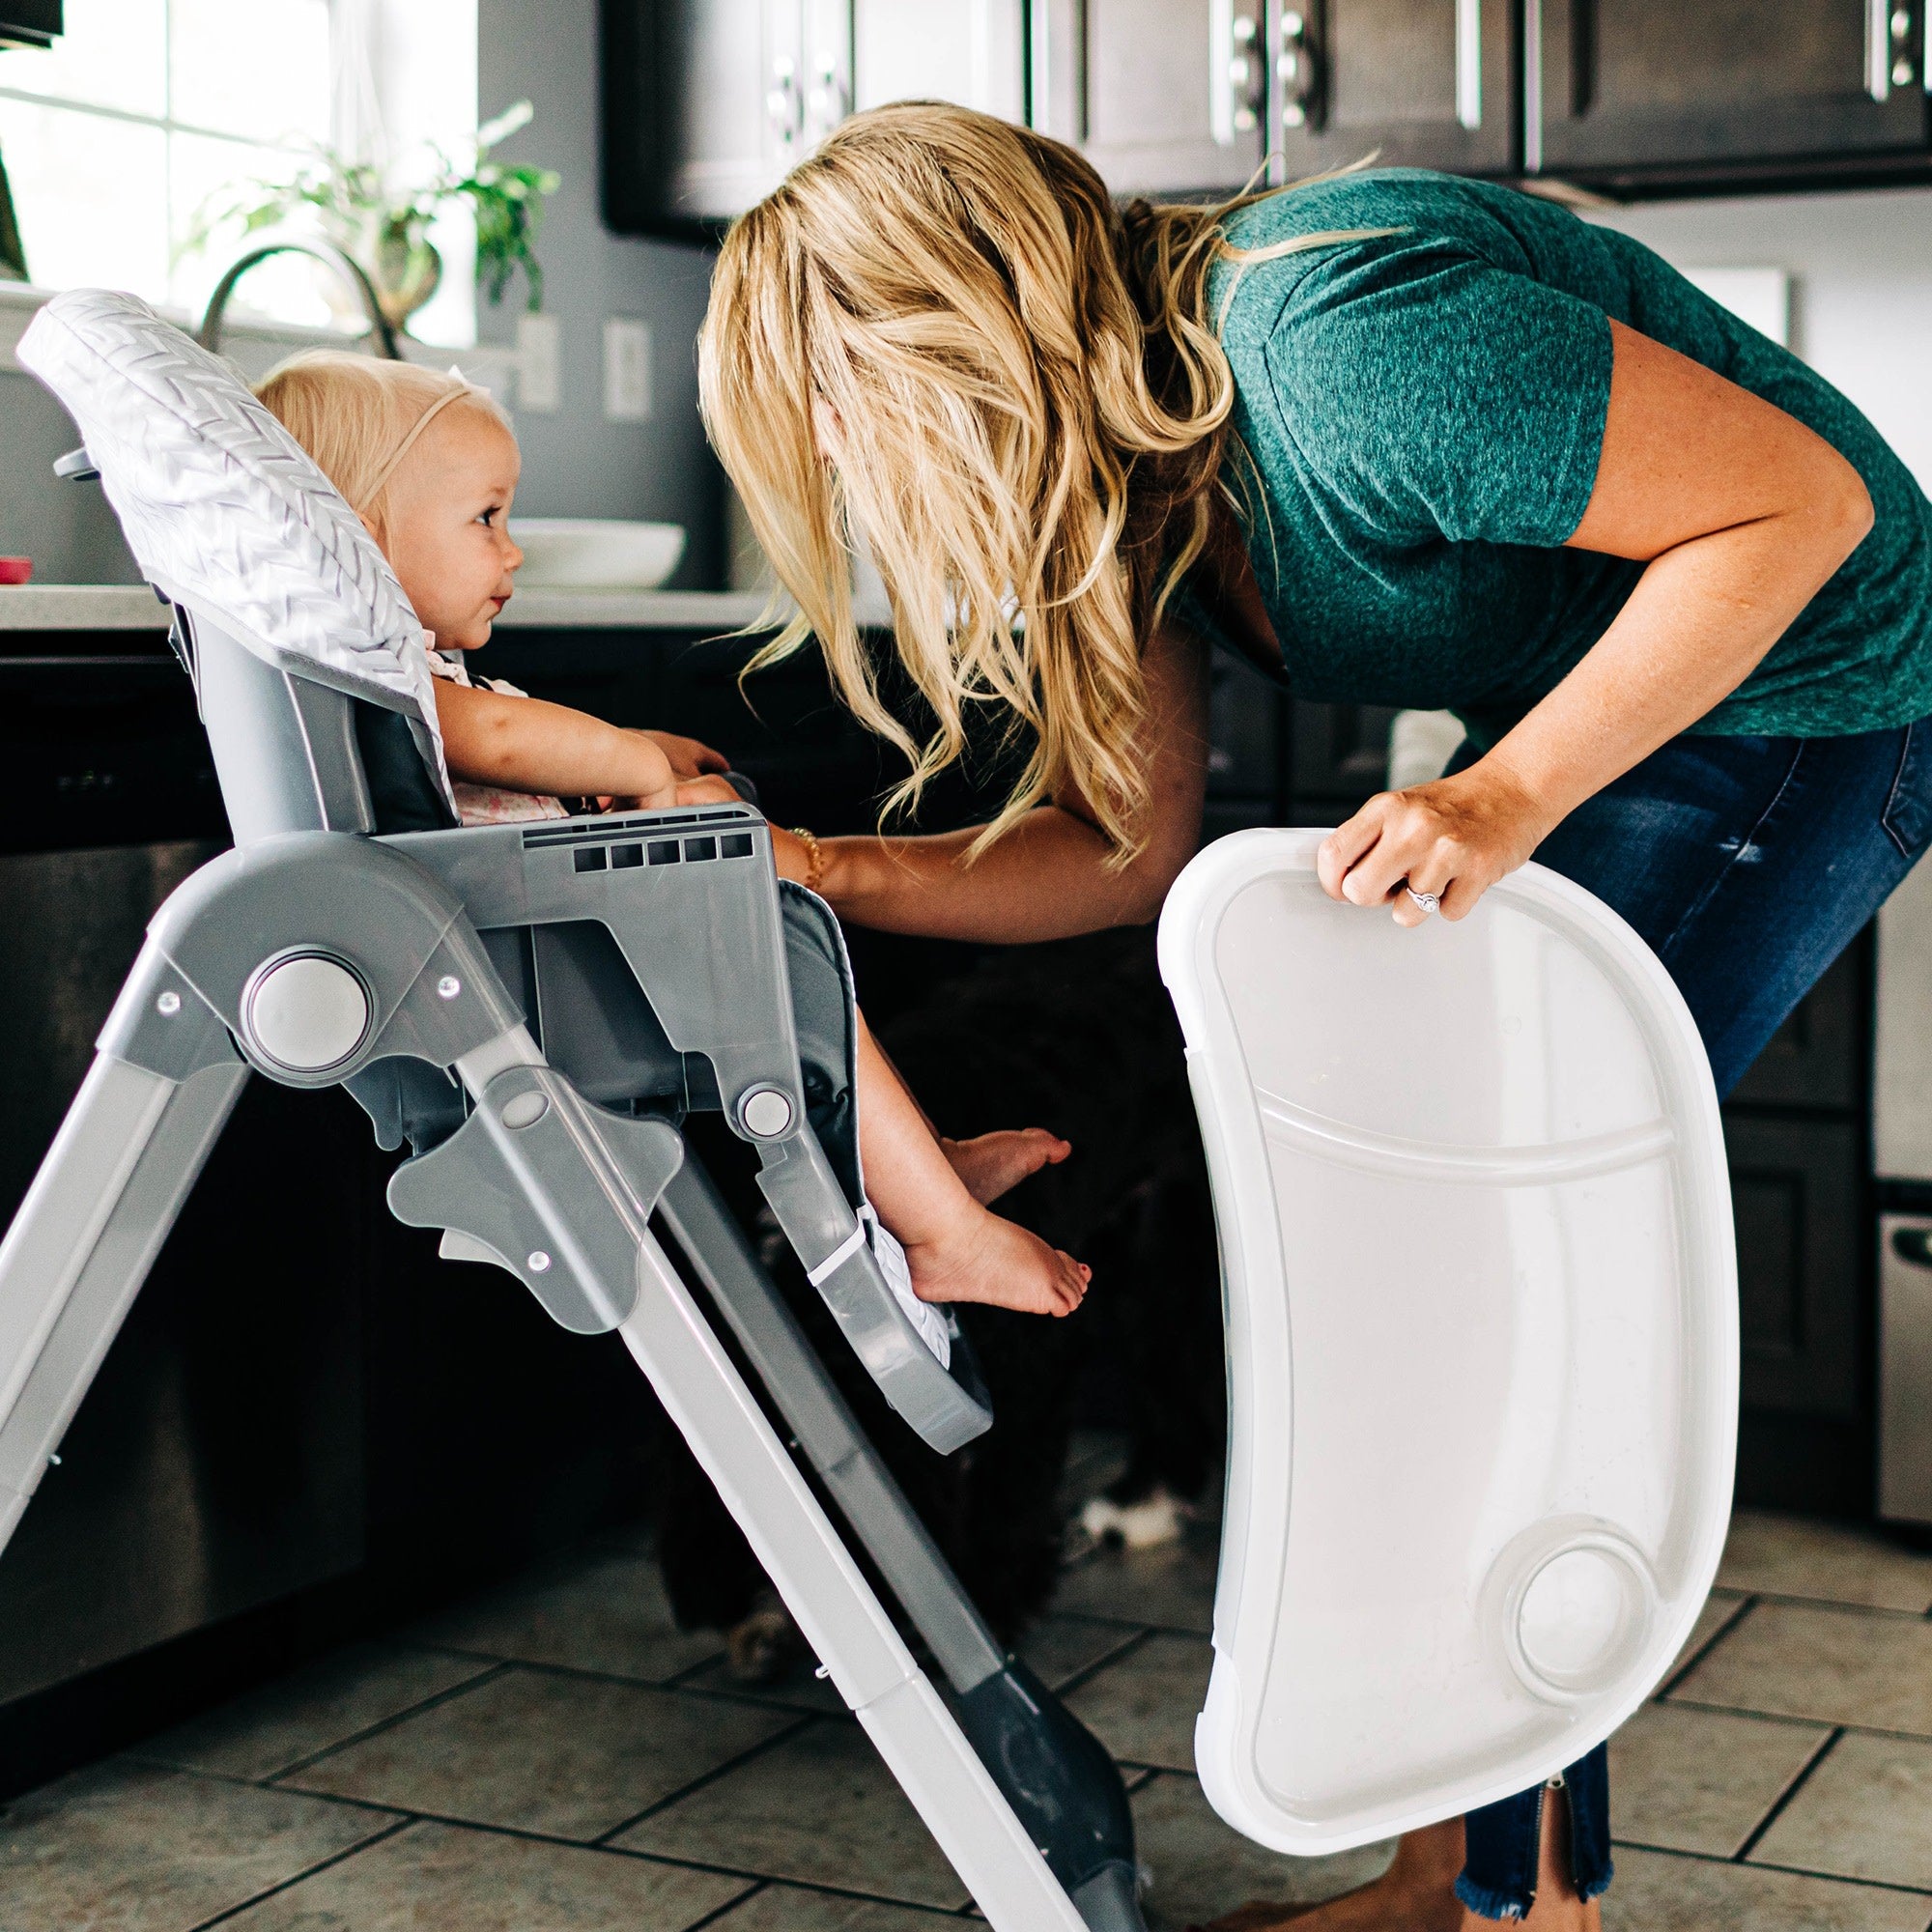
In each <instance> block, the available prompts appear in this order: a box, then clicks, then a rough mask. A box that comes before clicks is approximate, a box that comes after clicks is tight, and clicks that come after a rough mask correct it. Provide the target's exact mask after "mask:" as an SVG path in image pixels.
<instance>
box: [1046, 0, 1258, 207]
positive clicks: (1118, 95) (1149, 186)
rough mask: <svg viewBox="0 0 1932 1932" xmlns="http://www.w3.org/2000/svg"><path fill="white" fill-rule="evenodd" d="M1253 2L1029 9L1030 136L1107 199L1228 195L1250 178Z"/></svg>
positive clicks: (1125, 2)
mask: <svg viewBox="0 0 1932 1932" xmlns="http://www.w3.org/2000/svg"><path fill="white" fill-rule="evenodd" d="M1265 39H1266V26H1265V21H1264V14H1263V7H1262V0H1031V19H1030V43H1029V44H1030V48H1031V54H1032V64H1033V75H1032V88H1031V97H1030V114H1031V119H1032V122H1033V125H1034V126H1035V127H1036V128H1041V129H1042V130H1044V131H1045V132H1046V133H1049V134H1053V135H1057V136H1058V137H1059V138H1060V139H1062V140H1064V141H1070V142H1072V143H1073V145H1074V146H1076V147H1077V148H1079V149H1080V150H1081V151H1082V153H1084V154H1085V155H1086V156H1087V158H1088V159H1089V160H1091V161H1092V162H1093V163H1094V166H1095V167H1096V168H1098V169H1099V171H1100V173H1101V174H1102V175H1103V176H1104V177H1105V178H1106V181H1107V185H1108V186H1109V187H1111V188H1112V189H1113V190H1114V191H1115V192H1116V193H1117V194H1163V193H1177V192H1179V193H1185V192H1187V191H1190V190H1198V191H1201V192H1204V193H1212V192H1232V191H1233V190H1235V189H1236V188H1239V187H1242V186H1244V185H1246V184H1247V183H1248V182H1249V181H1250V180H1251V179H1253V177H1254V176H1255V174H1256V173H1257V172H1258V171H1259V169H1260V168H1261V165H1262V158H1263V146H1262V143H1263V128H1264V125H1265V119H1266V102H1267V79H1268V76H1267V64H1266V60H1265V57H1264V43H1265Z"/></svg>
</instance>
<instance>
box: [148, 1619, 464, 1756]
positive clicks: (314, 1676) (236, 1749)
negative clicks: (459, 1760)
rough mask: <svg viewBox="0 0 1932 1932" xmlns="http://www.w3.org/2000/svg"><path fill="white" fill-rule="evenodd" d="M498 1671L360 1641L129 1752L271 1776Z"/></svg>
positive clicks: (456, 1659) (431, 1653) (435, 1654)
mask: <svg viewBox="0 0 1932 1932" xmlns="http://www.w3.org/2000/svg"><path fill="white" fill-rule="evenodd" d="M495 1668H496V1665H495V1664H492V1663H487V1662H479V1661H478V1660H477V1659H475V1658H471V1657H451V1656H447V1655H445V1654H441V1653H439V1652H436V1651H429V1650H398V1649H395V1648H394V1647H392V1646H390V1645H386V1644H373V1643H370V1644H357V1645H355V1648H354V1649H351V1650H344V1651H337V1652H336V1653H335V1654H334V1655H333V1656H331V1657H327V1658H324V1659H322V1660H321V1661H319V1662H316V1663H313V1664H310V1665H309V1666H308V1667H307V1668H306V1669H303V1670H298V1671H296V1672H294V1673H293V1674H292V1675H290V1676H288V1677H283V1678H279V1679H277V1680H276V1682H274V1683H273V1684H268V1685H264V1686H263V1687H262V1689H261V1690H251V1691H250V1692H249V1693H248V1694H247V1695H246V1696H245V1697H237V1698H236V1699H235V1700H234V1701H233V1702H232V1703H227V1704H223V1705H221V1706H220V1707H219V1709H217V1710H213V1711H211V1712H209V1713H208V1714H207V1716H206V1717H201V1718H197V1719H194V1721H193V1722H192V1723H187V1724H183V1725H180V1726H179V1727H177V1728H176V1729H174V1730H172V1731H164V1732H163V1733H162V1734H161V1735H160V1736H159V1737H157V1738H150V1739H149V1740H148V1741H147V1742H146V1743H145V1744H143V1745H141V1746H140V1747H138V1748H137V1749H136V1750H135V1751H134V1752H133V1755H134V1756H136V1757H144V1758H152V1759H155V1760H156V1761H158V1762H159V1763H162V1764H176V1765H182V1766H185V1768H186V1769H187V1770H189V1771H217V1772H221V1773H224V1774H225V1775H226V1776H230V1777H269V1776H273V1774H274V1773H276V1772H278V1771H281V1770H283V1769H285V1768H286V1767H287V1766H289V1765H292V1764H295V1763H297V1762H298V1760H300V1759H302V1758H305V1757H310V1756H313V1755H314V1753H315V1752H317V1751H319V1750H326V1749H327V1747H329V1746H330V1745H337V1744H341V1743H342V1742H343V1741H344V1740H345V1739H346V1738H353V1737H354V1736H355V1734H356V1733H357V1732H358V1731H366V1730H367V1729H368V1728H369V1726H370V1725H371V1724H380V1723H381V1722H383V1720H384V1719H387V1718H393V1717H396V1716H398V1715H400V1714H401V1713H402V1712H404V1711H407V1710H409V1709H410V1708H411V1707H412V1706H413V1705H416V1704H420V1703H422V1702H423V1701H424V1699H425V1698H429V1697H434V1696H437V1695H438V1694H439V1693H440V1692H441V1691H444V1690H453V1689H454V1688H455V1687H456V1686H457V1685H459V1684H463V1683H466V1682H468V1681H469V1680H470V1679H472V1678H475V1677H478V1676H480V1675H481V1674H482V1673H483V1672H484V1671H486V1670H494V1669H495Z"/></svg>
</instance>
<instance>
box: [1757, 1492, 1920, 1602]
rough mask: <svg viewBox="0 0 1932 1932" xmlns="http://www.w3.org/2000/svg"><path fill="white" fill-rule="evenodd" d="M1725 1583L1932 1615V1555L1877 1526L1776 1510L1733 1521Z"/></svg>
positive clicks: (1777, 1593)
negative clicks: (1900, 1541) (1892, 1537)
mask: <svg viewBox="0 0 1932 1932" xmlns="http://www.w3.org/2000/svg"><path fill="white" fill-rule="evenodd" d="M1718 1581H1719V1583H1721V1584H1723V1585H1724V1586H1725V1587H1726V1588H1727V1589H1732V1590H1744V1591H1747V1592H1748V1591H1753V1590H1766V1591H1770V1592H1771V1593H1773V1594H1774V1595H1776V1596H1783V1597H1817V1598H1819V1599H1821V1600H1822V1601H1824V1602H1826V1603H1831V1604H1863V1605H1868V1606H1869V1607H1871V1608H1873V1609H1883V1610H1918V1611H1924V1610H1927V1609H1932V1554H1928V1553H1927V1552H1925V1551H1924V1550H1918V1549H1907V1548H1903V1547H1902V1546H1901V1545H1899V1544H1897V1543H1895V1542H1893V1541H1891V1540H1890V1539H1889V1538H1888V1537H1887V1536H1886V1535H1884V1534H1883V1532H1881V1531H1879V1530H1877V1529H1875V1528H1873V1527H1872V1526H1871V1525H1870V1524H1866V1523H1850V1522H1819V1521H1815V1520H1812V1519H1810V1518H1808V1517H1797V1516H1780V1515H1777V1514H1776V1513H1774V1512H1773V1511H1770V1510H1740V1511H1739V1512H1738V1513H1737V1515H1736V1516H1734V1517H1733V1518H1732V1519H1731V1534H1730V1539H1729V1541H1728V1542H1727V1543H1726V1544H1725V1545H1724V1560H1723V1563H1722V1565H1721V1567H1720V1568H1719V1571H1718Z"/></svg>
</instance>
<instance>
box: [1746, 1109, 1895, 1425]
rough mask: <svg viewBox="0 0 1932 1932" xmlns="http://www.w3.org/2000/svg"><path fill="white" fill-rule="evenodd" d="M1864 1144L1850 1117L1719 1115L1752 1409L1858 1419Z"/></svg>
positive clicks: (1861, 1402) (1861, 1395) (1860, 1411)
mask: <svg viewBox="0 0 1932 1932" xmlns="http://www.w3.org/2000/svg"><path fill="white" fill-rule="evenodd" d="M1861 1138H1862V1137H1861V1134H1860V1131H1859V1129H1858V1127H1857V1125H1856V1124H1855V1123H1854V1122H1851V1121H1833V1120H1804V1119H1791V1118H1781V1117H1777V1116H1770V1115H1758V1114H1752V1113H1747V1112H1746V1111H1744V1110H1743V1109H1736V1110H1733V1111H1730V1112H1728V1113H1727V1114H1726V1115H1725V1118H1724V1145H1725V1147H1726V1148H1727V1149H1728V1151H1729V1153H1730V1162H1731V1205H1732V1211H1733V1212H1734V1214H1735V1215H1736V1218H1737V1232H1738V1310H1739V1318H1740V1323H1739V1325H1740V1341H1741V1344H1742V1347H1743V1397H1744V1403H1745V1406H1747V1408H1762V1409H1769V1410H1773V1411H1776V1412H1777V1413H1780V1414H1786V1415H1817V1416H1826V1417H1830V1418H1833V1420H1836V1421H1840V1422H1856V1421H1857V1420H1859V1419H1860V1417H1861V1415H1863V1414H1864V1413H1865V1408H1866V1404H1865V1401H1864V1391H1863V1376H1862V1361H1861V1357H1862V1354H1863V1350H1862V1348H1861V1341H1862V1337H1861V1325H1862V1324H1861V1314H1862V1311H1863V1308H1864V1303H1865V1282H1864V1279H1863V1277H1864V1275H1865V1272H1866V1270H1865V1268H1864V1267H1863V1265H1862V1257H1863V1250H1864V1247H1865V1240H1864V1236H1865V1218H1866V1217H1865V1215H1864V1213H1863V1212H1862V1208H1863V1195H1864V1189H1863V1187H1862V1185H1861V1174H1860V1169H1861V1159H1860V1154H1861Z"/></svg>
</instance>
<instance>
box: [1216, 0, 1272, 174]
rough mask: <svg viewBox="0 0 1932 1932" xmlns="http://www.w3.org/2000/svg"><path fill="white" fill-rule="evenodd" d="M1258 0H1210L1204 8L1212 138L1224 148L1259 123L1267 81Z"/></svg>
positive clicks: (1249, 131)
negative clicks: (1211, 3)
mask: <svg viewBox="0 0 1932 1932" xmlns="http://www.w3.org/2000/svg"><path fill="white" fill-rule="evenodd" d="M1258 11H1259V9H1258V0H1213V5H1212V6H1211V7H1209V8H1208V81H1209V84H1210V85H1211V87H1212V89H1213V93H1212V95H1211V97H1210V99H1211V109H1210V111H1211V113H1212V115H1213V128H1214V138H1215V140H1216V141H1218V142H1219V143H1220V144H1221V145H1222V146H1223V147H1226V146H1227V145H1228V144H1229V143H1230V142H1231V141H1233V140H1234V138H1235V137H1236V135H1237V134H1252V133H1253V132H1254V130H1255V129H1256V128H1259V127H1260V126H1261V119H1262V100H1263V98H1264V85H1265V81H1266V74H1265V71H1264V58H1263V54H1262V28H1261V21H1260V20H1259V19H1258V18H1257V17H1256V14H1257V13H1258Z"/></svg>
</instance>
